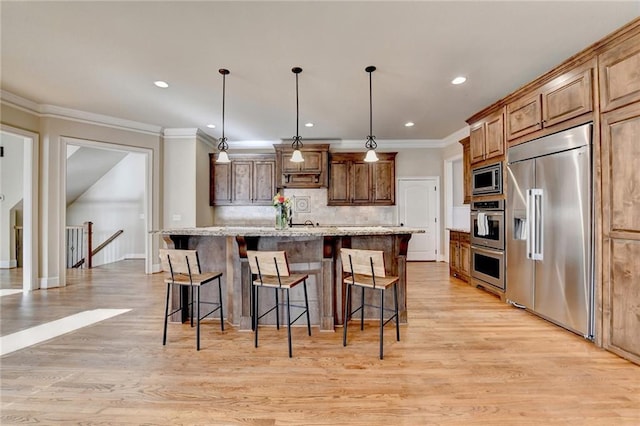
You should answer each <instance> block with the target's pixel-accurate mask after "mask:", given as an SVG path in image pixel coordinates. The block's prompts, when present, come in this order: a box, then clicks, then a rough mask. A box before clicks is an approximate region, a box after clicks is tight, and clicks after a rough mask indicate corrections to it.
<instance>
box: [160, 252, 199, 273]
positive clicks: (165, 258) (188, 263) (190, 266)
mask: <svg viewBox="0 0 640 426" xmlns="http://www.w3.org/2000/svg"><path fill="white" fill-rule="evenodd" d="M159 253H160V261H161V262H162V270H163V271H165V272H169V273H171V275H172V276H173V275H174V274H183V275H188V276H191V275H192V274H200V259H199V258H198V252H197V251H196V250H176V249H160V250H159Z"/></svg>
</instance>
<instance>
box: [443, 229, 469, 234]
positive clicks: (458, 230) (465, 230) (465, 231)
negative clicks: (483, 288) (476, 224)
mask: <svg viewBox="0 0 640 426" xmlns="http://www.w3.org/2000/svg"><path fill="white" fill-rule="evenodd" d="M445 229H446V230H447V231H455V232H464V233H467V234H468V233H470V232H471V231H469V230H468V229H463V228H445Z"/></svg>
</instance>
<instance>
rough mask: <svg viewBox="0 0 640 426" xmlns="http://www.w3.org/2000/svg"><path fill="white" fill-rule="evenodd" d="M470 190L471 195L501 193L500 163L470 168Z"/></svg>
mask: <svg viewBox="0 0 640 426" xmlns="http://www.w3.org/2000/svg"><path fill="white" fill-rule="evenodd" d="M471 192H472V194H473V195H488V194H502V163H500V162H498V163H495V164H489V165H488V166H483V167H478V168H476V169H473V170H471Z"/></svg>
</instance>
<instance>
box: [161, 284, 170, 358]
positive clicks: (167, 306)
mask: <svg viewBox="0 0 640 426" xmlns="http://www.w3.org/2000/svg"><path fill="white" fill-rule="evenodd" d="M170 294H171V283H167V303H166V304H165V305H164V336H163V337H162V345H163V346H164V345H166V344H167V321H168V320H169V296H170Z"/></svg>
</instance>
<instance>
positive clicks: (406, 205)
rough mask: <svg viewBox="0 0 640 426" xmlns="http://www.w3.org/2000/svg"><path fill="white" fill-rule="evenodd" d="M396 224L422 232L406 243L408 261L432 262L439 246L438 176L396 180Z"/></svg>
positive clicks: (435, 257) (436, 256)
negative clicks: (407, 244)
mask: <svg viewBox="0 0 640 426" xmlns="http://www.w3.org/2000/svg"><path fill="white" fill-rule="evenodd" d="M398 194H399V197H398V201H399V202H398V222H399V223H400V225H403V226H407V227H411V228H419V229H423V230H424V231H425V232H424V233H420V234H413V235H412V236H411V239H410V240H409V248H408V250H407V260H414V261H435V260H437V258H438V246H439V244H440V232H439V229H440V217H439V216H440V214H439V211H440V206H439V204H440V203H439V200H440V182H439V178H438V177H437V176H435V177H424V178H401V179H398Z"/></svg>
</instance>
